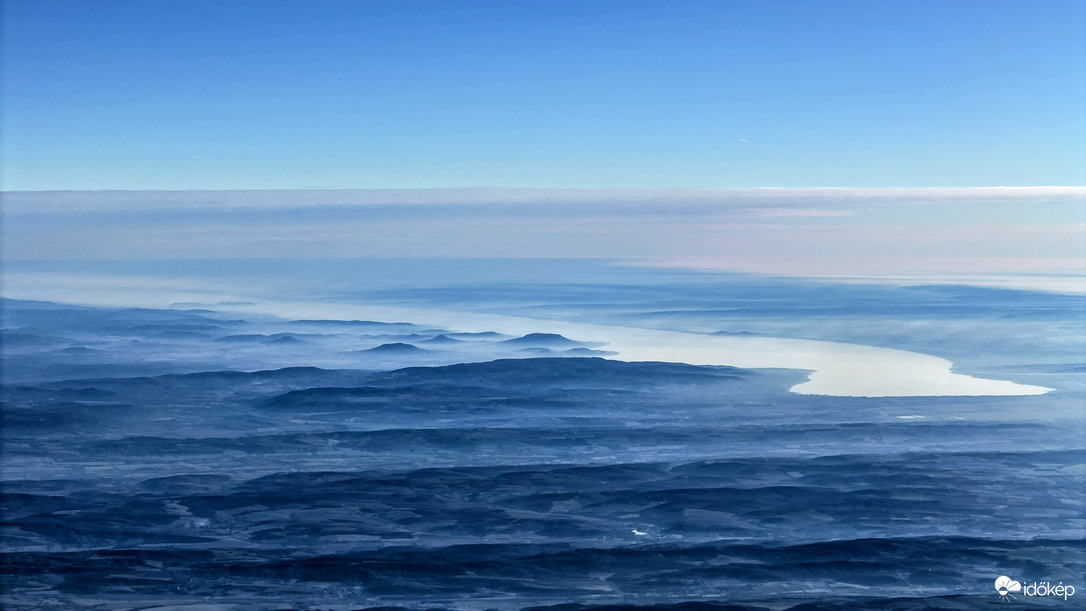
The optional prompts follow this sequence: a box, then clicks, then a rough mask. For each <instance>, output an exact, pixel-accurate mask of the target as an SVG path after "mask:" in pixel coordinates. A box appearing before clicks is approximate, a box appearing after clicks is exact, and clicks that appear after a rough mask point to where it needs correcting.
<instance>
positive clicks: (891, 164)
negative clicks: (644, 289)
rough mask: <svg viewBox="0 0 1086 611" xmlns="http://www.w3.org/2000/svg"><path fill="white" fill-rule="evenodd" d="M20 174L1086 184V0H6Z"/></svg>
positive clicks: (8, 144)
mask: <svg viewBox="0 0 1086 611" xmlns="http://www.w3.org/2000/svg"><path fill="white" fill-rule="evenodd" d="M2 7H3V13H2V16H3V32H2V34H3V42H2V45H3V46H2V51H3V56H2V57H3V64H2V71H0V74H2V77H0V78H2V90H0V101H2V107H3V111H2V112H3V114H2V128H3V132H2V140H0V145H2V151H0V152H2V161H0V181H2V188H3V189H5V190H41V189H104V188H119V189H190V188H191V189H232V188H297V187H313V186H337V187H359V188H370V187H391V188H411V187H439V186H453V187H455V186H477V185H492V186H528V187H586V188H591V187H751V186H783V187H789V186H981V185H1042V184H1047V185H1082V184H1084V183H1086V78H1084V77H1086V3H1084V2H1082V1H1081V0H1071V1H1067V2H1063V1H1058V0H1041V1H1034V0H1025V1H1013V2H1007V1H1001V0H980V1H971V0H954V1H944V0H938V1H923V0H908V1H901V2H897V1H870V0H861V1H854V2H834V1H829V2H813V1H801V2H787V1H765V2H763V1H753V0H751V1H746V2H727V1H716V2H697V1H679V2H674V1H667V2H665V1H654V2H640V1H636V0H623V1H618V2H607V1H591V2H585V1H581V0H578V1H574V2H564V1H556V0H547V1H527V0H525V1H493V2H490V1H485V2H480V1H456V2H452V1H443V2H418V1H396V2H374V1H321V0H307V1H302V0H297V1H289V2H286V1H269V0H262V1H244V0H214V1H204V0H135V1H116V0H100V1H94V2H89V1H86V0H77V1H58V0H4V1H3V4H2Z"/></svg>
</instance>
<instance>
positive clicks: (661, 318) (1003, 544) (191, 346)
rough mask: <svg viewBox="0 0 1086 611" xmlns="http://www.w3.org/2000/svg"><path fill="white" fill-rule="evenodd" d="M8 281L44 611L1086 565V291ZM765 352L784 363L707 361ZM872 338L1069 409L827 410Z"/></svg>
mask: <svg viewBox="0 0 1086 611" xmlns="http://www.w3.org/2000/svg"><path fill="white" fill-rule="evenodd" d="M5 273H6V274H8V275H9V276H10V277H12V278H14V281H9V283H8V284H7V286H8V287H9V293H8V294H10V295H13V296H18V297H19V298H20V299H10V298H9V299H7V300H5V301H4V302H3V303H2V308H3V313H4V328H3V344H2V345H3V356H4V369H3V381H4V400H5V403H4V410H3V418H4V470H3V474H4V492H5V499H6V500H5V504H6V506H7V509H6V510H5V515H6V517H5V525H4V528H5V530H4V541H5V549H6V551H5V562H6V564H5V567H6V568H5V577H4V579H5V582H4V583H5V585H4V596H5V598H4V601H5V605H6V606H10V607H12V608H43V605H44V608H57V609H62V608H69V607H71V606H73V605H76V606H96V607H99V608H107V609H129V608H136V607H143V606H155V605H163V604H167V603H168V604H170V605H177V606H180V607H181V608H185V607H186V606H191V607H192V608H200V605H206V604H208V603H209V601H214V604H219V605H228V606H231V608H245V609H276V608H284V605H294V606H301V607H302V608H307V607H308V608H321V609H328V608H331V609H362V608H370V607H378V606H389V605H391V606H402V607H405V608H423V607H425V608H434V607H440V608H450V609H476V608H478V609H482V608H502V609H521V608H528V607H541V606H542V607H545V606H552V605H562V604H569V603H576V604H578V605H582V606H585V607H595V606H602V605H614V604H625V605H631V604H639V605H677V604H680V603H688V604H689V603H694V602H697V603H706V604H720V605H723V604H729V605H733V606H734V607H733V608H742V609H765V608H791V607H797V606H800V605H804V604H811V603H817V604H818V605H820V606H822V607H823V608H842V609H843V608H854V607H856V606H857V605H863V606H871V605H876V606H881V607H883V608H889V609H919V608H947V609H952V608H969V607H970V606H974V605H976V604H985V603H986V602H987V601H988V600H989V598H991V597H993V595H992V594H991V592H990V590H991V583H990V582H991V581H992V580H993V579H994V578H995V577H991V575H992V574H995V573H998V574H1008V573H1014V574H1016V575H1031V576H1032V575H1044V576H1049V575H1052V576H1057V578H1062V579H1064V580H1065V582H1067V583H1071V582H1073V580H1074V579H1075V575H1078V574H1081V572H1082V570H1083V568H1084V567H1086V551H1084V548H1083V541H1084V537H1083V533H1084V528H1086V515H1084V511H1083V509H1082V508H1083V503H1084V502H1086V497H1084V496H1083V492H1082V491H1083V490H1084V489H1086V488H1084V487H1083V475H1082V474H1083V471H1082V469H1083V466H1084V465H1086V448H1084V447H1083V444H1082V439H1084V438H1086V435H1084V433H1086V418H1084V417H1083V413H1082V409H1081V406H1082V404H1083V401H1084V400H1086V384H1084V383H1083V381H1082V380H1083V378H1082V360H1081V355H1082V354H1083V351H1084V350H1086V345H1084V343H1083V342H1084V340H1083V337H1082V335H1081V333H1079V332H1078V330H1079V328H1080V324H1081V320H1082V313H1083V312H1084V311H1086V304H1084V303H1083V298H1082V297H1081V296H1078V295H1067V294H1059V293H1053V292H1028V291H1020V290H1006V289H995V288H983V287H966V286H939V285H927V286H897V285H887V284H842V283H835V282H826V281H813V280H802V279H788V278H777V277H762V276H756V275H742V274H719V273H702V272H695V271H680V270H669V269H653V268H636V267H629V266H623V265H617V266H616V265H614V264H611V263H609V262H606V261H602V262H601V261H582V260H528V259H521V260H508V259H502V260H471V259H440V260H421V259H406V260H403V259H401V260H393V259H383V260H239V261H228V260H210V261H209V260H194V259H189V260H172V261H171V260H150V261H118V260H114V261H36V262H35V261H21V262H13V263H11V264H9V265H7V266H6V269H5ZM59 278H76V279H78V278H85V279H93V281H92V282H86V283H80V282H72V283H66V282H56V279H59ZM224 289H225V290H224ZM35 292H36V293H37V294H38V295H39V296H42V297H49V299H50V301H51V302H44V301H35V300H27V299H26V297H30V296H31V295H32V294H34V293H35ZM63 302H68V304H65V303H63ZM71 303H82V304H83V305H69V304H71ZM123 303H127V305H126V306H124V307H122V304H123ZM136 305H139V306H141V307H131V306H136ZM639 338H640V339H639ZM669 341H671V342H673V343H674V345H671V346H669V345H668V342H669ZM774 342H776V343H774ZM804 342H806V343H804ZM759 344H761V345H763V346H766V345H768V346H773V348H774V349H773V350H769V351H768V352H764V355H763V356H766V357H767V358H768V357H770V356H772V355H776V356H775V357H773V358H770V362H772V361H773V360H774V358H775V359H776V360H777V361H778V364H777V365H769V366H770V367H771V368H768V369H767V368H763V366H759V365H758V364H757V363H755V364H754V366H738V367H737V366H735V365H736V363H729V362H719V363H717V362H710V363H701V362H695V363H694V364H690V363H686V362H683V358H682V356H683V355H685V356H686V357H689V358H687V359H686V360H688V361H696V359H698V358H709V359H711V358H724V359H727V358H728V356H729V355H730V356H731V358H734V359H736V360H743V359H748V360H749V359H751V358H762V357H757V354H758V350H752V349H751V347H754V346H758V345H759ZM719 346H733V347H734V346H738V347H744V349H739V350H737V351H735V352H731V353H730V352H729V351H728V350H721V349H718V348H714V347H719ZM797 346H817V347H819V350H816V351H815V352H814V353H813V354H812V355H811V356H810V357H807V358H809V359H811V360H810V361H809V362H810V363H811V368H810V369H808V368H787V367H783V366H782V362H783V361H787V359H789V358H795V357H796V351H795V350H794V349H795V348H796V347H797ZM707 347H708V348H707ZM841 347H844V348H845V350H844V352H843V353H842V352H841V351H840V349H841ZM654 348H656V349H658V352H657V353H656V354H657V355H658V358H651V357H652V356H653V349H654ZM849 350H861V354H862V355H864V356H863V358H862V359H861V360H865V359H866V361H867V362H866V365H867V366H868V368H867V369H863V370H860V371H859V373H858V374H857V375H858V377H859V381H861V382H865V383H867V382H870V383H874V384H875V385H876V386H878V385H879V384H880V383H881V384H882V385H883V387H884V388H886V387H892V386H893V381H894V380H895V379H898V378H900V377H901V376H902V375H903V373H904V371H898V370H897V369H895V367H896V366H901V367H903V368H905V367H907V366H908V365H909V363H910V359H911V358H919V359H920V360H921V361H923V362H928V361H924V359H934V360H936V361H938V360H939V359H946V361H944V362H947V363H950V362H953V371H954V373H955V375H961V376H969V379H975V380H981V381H992V382H990V383H994V384H996V385H997V386H996V387H994V388H999V389H1001V390H1003V391H1006V390H1008V389H1011V390H1020V389H1038V390H1037V391H1035V392H1044V394H1033V393H1032V392H1030V393H1020V392H979V393H976V394H980V395H989V396H974V397H969V396H961V395H962V394H973V393H961V392H959V393H955V392H947V391H946V389H939V388H938V387H937V385H932V386H924V385H923V384H924V382H923V380H920V381H917V380H914V381H912V382H910V383H908V384H907V385H906V386H907V387H908V388H911V389H912V390H913V391H914V392H910V393H905V394H918V395H923V396H914V397H896V396H882V397H877V396H876V397H843V396H830V395H833V394H848V393H845V392H837V393H834V392H828V393H827V392H822V393H816V394H798V393H799V392H801V391H802V388H803V384H804V383H805V381H806V380H807V379H808V377H809V376H811V375H812V369H815V368H816V367H815V366H824V367H825V368H826V369H829V370H833V368H834V367H839V366H840V364H839V361H840V358H841V354H845V353H848V351H849ZM635 352H636V354H635ZM879 355H890V357H893V358H888V357H884V358H881V360H880V357H879ZM902 355H904V356H905V357H906V358H905V359H904V360H901V357H902ZM908 355H913V356H911V357H910V356H908ZM895 358H896V359H897V360H895ZM783 365H787V362H783ZM848 377H849V376H847V375H846V376H845V378H848ZM880 380H881V382H880ZM843 381H844V382H849V380H848V379H845V380H843ZM851 381H852V382H856V381H857V380H851ZM887 385H889V386H887ZM1000 385H1002V386H1000ZM876 394H878V393H876ZM882 394H890V395H893V394H894V393H893V392H884V393H882ZM937 395H945V396H937ZM956 395H957V396H956ZM993 395H1009V396H993ZM1015 395H1018V396H1015ZM995 576H998V575H995ZM43 601H45V602H44V603H43Z"/></svg>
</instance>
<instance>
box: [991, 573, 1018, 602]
mask: <svg viewBox="0 0 1086 611" xmlns="http://www.w3.org/2000/svg"><path fill="white" fill-rule="evenodd" d="M995 589H996V592H999V595H1000V596H1001V597H1003V598H1004V599H1005V598H1007V597H1008V596H1010V594H1011V592H1021V591H1022V584H1020V583H1018V582H1017V581H1015V580H1013V579H1011V578H1010V577H1007V576H1006V575H1002V576H1000V578H999V579H996V580H995ZM1011 598H1013V596H1012V597H1011Z"/></svg>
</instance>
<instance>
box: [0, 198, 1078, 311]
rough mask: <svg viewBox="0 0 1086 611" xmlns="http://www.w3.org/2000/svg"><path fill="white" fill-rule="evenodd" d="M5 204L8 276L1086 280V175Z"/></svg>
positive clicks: (1, 249) (1, 248) (2, 249)
mask: <svg viewBox="0 0 1086 611" xmlns="http://www.w3.org/2000/svg"><path fill="white" fill-rule="evenodd" d="M4 208H5V212H4V223H3V224H2V225H0V232H2V236H0V237H2V240H0V255H2V258H3V259H4V260H5V261H6V262H7V263H8V266H7V267H8V268H9V270H8V271H11V270H12V269H15V268H18V267H19V265H18V263H19V262H20V261H31V260H37V261H49V260H52V261H56V260H76V261H82V262H85V263H87V264H88V265H93V262H94V261H102V260H118V259H119V260H130V261H152V260H156V259H190V260H191V259H264V260H275V259H302V260H304V259H322V258H340V259H349V258H388V257H391V258H415V259H433V258H468V259H478V258H495V259H525V258H530V259H534V258H548V259H553V258H558V259H563V258H589V259H606V260H611V261H619V262H625V263H628V264H633V265H640V266H652V267H678V268H693V269H707V270H725V271H739V272H756V273H773V274H786V275H794V276H833V277H842V276H843V277H851V278H870V277H877V278H883V279H886V278H895V277H899V276H907V277H911V278H913V279H914V280H915V279H916V278H923V279H925V281H933V280H934V281H962V282H965V283H984V284H992V283H993V282H994V283H996V284H1007V285H1012V284H1013V285H1017V286H1043V287H1046V288H1052V289H1054V290H1068V291H1071V292H1080V293H1081V292H1086V187H1062V188H1052V187H1049V188H1026V187H1016V188H1014V187H1012V188H1000V189H993V188H955V189H930V188H929V189H885V188H884V189H798V188H796V189H769V190H766V189H724V190H656V191H653V190H519V189H460V190H401V191H372V190H362V191H352V190H345V191H334V190H301V191H252V192H247V191H173V192H169V191H159V192H133V191H127V192H111V191H102V192H75V191H69V192H36V193H35V192H21V193H9V194H7V197H5V206H4ZM1015 276H1022V277H1024V276H1031V277H1033V278H1032V279H1029V280H1028V282H1026V283H1025V284H1023V282H1022V281H1021V280H1022V278H1017V277H1015Z"/></svg>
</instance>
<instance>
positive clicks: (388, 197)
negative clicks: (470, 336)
mask: <svg viewBox="0 0 1086 611" xmlns="http://www.w3.org/2000/svg"><path fill="white" fill-rule="evenodd" d="M0 196H2V198H3V209H4V213H5V214H22V213H45V212H64V211H84V212H85V211H97V210H132V211H140V210H144V211H151V210H166V209H180V210H201V209H205V210H230V209H248V208H263V209H270V208H308V207H325V206H328V207H340V206H348V207H355V206H382V205H383V206H405V205H407V206H409V205H460V206H500V205H531V204H568V205H581V206H585V205H592V206H615V205H620V206H646V205H666V206H692V207H699V206H704V207H715V208H732V209H735V208H739V209H742V208H765V207H771V208H778V209H779V208H795V207H810V206H823V207H826V206H833V207H839V206H844V207H850V206H860V205H865V206H870V205H880V204H937V203H944V202H945V203H984V202H1000V201H1004V202H1005V201H1022V202H1028V201H1048V202H1080V203H1081V202H1086V187H1079V186H1036V187H931V188H844V187H841V188H838V187H819V188H756V189H508V188H471V189H296V190H268V191H8V192H4V193H2V194H0Z"/></svg>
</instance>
